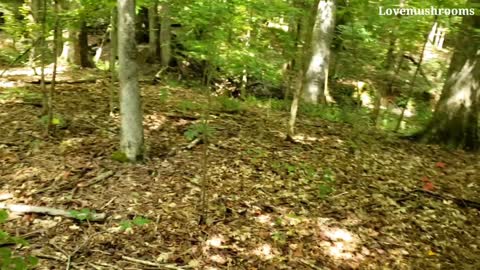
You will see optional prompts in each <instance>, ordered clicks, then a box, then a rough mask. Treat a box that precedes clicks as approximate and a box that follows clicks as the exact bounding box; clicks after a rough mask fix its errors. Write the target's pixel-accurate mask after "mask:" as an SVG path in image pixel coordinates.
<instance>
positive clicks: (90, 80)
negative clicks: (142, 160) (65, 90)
mask: <svg viewBox="0 0 480 270" xmlns="http://www.w3.org/2000/svg"><path fill="white" fill-rule="evenodd" d="M101 79H104V78H92V79H79V80H69V81H67V80H65V81H55V84H80V83H96V82H97V81H98V80H101ZM25 83H30V84H40V80H39V79H38V80H32V81H25ZM51 83H52V81H45V84H51Z"/></svg>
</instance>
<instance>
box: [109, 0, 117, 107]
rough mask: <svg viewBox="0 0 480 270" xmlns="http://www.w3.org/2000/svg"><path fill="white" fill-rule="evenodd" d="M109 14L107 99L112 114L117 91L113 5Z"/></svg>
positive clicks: (115, 17)
mask: <svg viewBox="0 0 480 270" xmlns="http://www.w3.org/2000/svg"><path fill="white" fill-rule="evenodd" d="M111 13H112V14H111V16H110V24H111V29H110V64H109V68H110V76H111V80H112V83H111V84H110V101H109V107H110V115H112V114H113V111H114V110H115V98H116V96H117V91H116V88H115V82H116V81H117V71H116V70H115V63H116V61H117V56H118V11H117V7H116V6H115V7H114V8H112V12H111Z"/></svg>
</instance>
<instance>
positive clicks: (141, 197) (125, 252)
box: [0, 83, 480, 270]
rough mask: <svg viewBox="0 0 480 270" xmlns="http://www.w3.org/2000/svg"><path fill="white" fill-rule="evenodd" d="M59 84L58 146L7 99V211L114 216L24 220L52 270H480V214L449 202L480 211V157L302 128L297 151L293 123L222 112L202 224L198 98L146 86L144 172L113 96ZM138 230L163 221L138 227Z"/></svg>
mask: <svg viewBox="0 0 480 270" xmlns="http://www.w3.org/2000/svg"><path fill="white" fill-rule="evenodd" d="M57 87H58V90H57V93H56V95H55V111H56V113H58V114H60V115H62V116H64V117H65V118H66V123H65V126H64V127H63V128H60V129H58V130H57V131H56V133H55V136H52V137H51V138H49V139H44V137H43V136H42V133H43V131H42V126H41V124H40V122H39V120H38V115H39V113H40V110H41V108H39V107H37V106H34V105H35V104H32V103H28V102H24V101H22V99H21V98H19V97H16V96H15V95H6V94H7V93H8V92H9V91H10V90H9V89H8V88H3V89H2V88H0V96H2V95H3V97H4V98H3V99H2V100H0V134H1V138H0V157H1V158H0V186H1V192H0V193H2V194H6V193H11V194H13V195H14V197H13V198H11V199H9V200H5V201H2V202H3V203H22V204H30V205H37V206H48V207H55V208H62V209H77V210H79V209H90V210H91V211H96V212H101V213H106V214H107V218H106V220H105V221H104V222H89V221H84V222H79V221H76V220H72V219H69V218H62V217H52V216H47V215H39V214H28V215H23V216H21V217H17V218H15V217H14V216H12V217H11V218H12V219H11V220H9V221H8V222H7V223H5V224H3V229H4V230H6V231H8V232H9V233H11V234H14V235H18V236H24V237H25V238H27V239H28V241H29V242H30V245H29V246H26V247H22V248H20V249H18V250H17V252H20V253H30V254H33V255H36V256H37V257H39V258H40V263H39V267H38V269H65V268H66V265H67V259H68V257H70V259H71V265H70V268H71V269H295V270H298V269H480V211H479V210H478V209H476V208H475V207H470V206H468V205H463V206H462V204H461V203H458V201H456V202H455V201H453V200H450V199H448V198H452V197H456V198H463V199H469V200H473V201H474V200H477V201H478V198H480V186H479V185H480V174H479V172H480V160H479V158H478V157H476V156H474V155H471V154H468V153H465V152H461V151H448V150H445V149H442V148H440V147H438V146H431V145H422V144H415V143H412V142H409V141H405V140H400V139H398V138H396V137H394V136H392V135H388V134H385V133H381V132H378V131H374V130H370V129H362V128H359V127H352V126H351V125H345V124H339V123H331V122H327V121H324V120H320V119H308V118H306V117H304V116H300V119H299V121H298V124H297V131H298V134H299V143H295V144H294V143H291V142H287V141H285V140H284V137H285V134H284V131H285V126H286V121H287V119H288V112H279V111H272V110H269V109H265V108H259V107H253V106H250V107H248V108H247V109H246V110H245V111H242V112H241V113H238V114H229V113H224V112H220V111H213V112H212V114H211V116H210V125H211V126H212V127H213V128H214V130H215V134H214V137H213V140H212V143H211V145H210V146H209V157H208V161H207V163H208V167H209V170H208V178H209V180H210V184H209V186H208V194H209V201H208V219H207V222H206V223H207V224H206V225H198V221H199V213H200V211H201V210H200V209H199V208H200V205H201V204H200V199H199V197H200V180H201V174H202V167H201V164H202V162H201V161H202V160H201V157H202V154H201V153H202V145H196V146H194V147H193V148H191V149H186V148H185V147H184V146H185V145H188V144H189V141H188V140H187V139H186V138H185V136H184V133H185V131H186V130H188V128H189V126H191V124H192V123H195V122H198V120H199V119H200V113H201V110H196V109H195V108H194V106H192V105H188V106H186V105H183V107H182V104H190V103H185V101H186V100H189V101H191V102H192V103H194V102H199V100H202V99H204V96H203V95H202V94H201V92H200V91H196V90H194V89H186V88H184V87H180V86H172V85H170V86H168V85H163V84H160V85H156V86H152V85H143V84H142V95H143V97H144V109H145V114H144V116H145V122H144V124H145V136H146V144H147V152H148V158H147V160H146V162H145V163H143V164H137V165H131V164H125V163H120V162H118V161H113V160H112V158H111V155H112V153H114V152H115V151H116V150H117V148H118V140H119V137H118V133H119V119H118V115H115V116H113V117H111V116H109V113H108V93H109V88H108V85H107V84H106V83H81V84H60V85H58V86H57ZM27 88H28V89H29V91H32V92H38V91H39V88H38V87H37V86H29V87H27ZM166 93H168V94H166ZM99 175H107V176H109V177H105V179H101V178H96V177H98V176H99ZM95 179H100V180H99V181H97V183H93V184H92V181H93V180H95ZM430 191H431V192H430ZM433 194H442V196H444V197H443V198H442V197H438V196H434V195H433ZM445 196H450V197H445ZM135 217H144V218H147V219H148V220H150V222H149V223H148V224H144V225H132V226H131V228H129V229H126V230H125V227H129V226H128V224H129V223H128V221H129V220H130V221H131V220H139V219H138V218H137V219H135ZM140 223H143V222H140ZM126 224H127V225H126ZM130 224H131V222H130ZM122 227H123V229H122Z"/></svg>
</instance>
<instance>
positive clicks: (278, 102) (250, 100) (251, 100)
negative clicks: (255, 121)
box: [244, 96, 290, 112]
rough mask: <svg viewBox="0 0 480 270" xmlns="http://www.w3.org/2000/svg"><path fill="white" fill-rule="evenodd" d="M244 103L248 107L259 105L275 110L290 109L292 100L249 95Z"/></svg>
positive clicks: (259, 106)
mask: <svg viewBox="0 0 480 270" xmlns="http://www.w3.org/2000/svg"><path fill="white" fill-rule="evenodd" d="M244 104H245V105H246V106H247V107H258V108H264V109H271V110H273V111H284V112H285V111H290V101H289V100H283V99H276V98H270V99H262V98H257V97H254V96H248V97H247V98H246V99H245V102H244Z"/></svg>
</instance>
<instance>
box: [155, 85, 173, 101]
mask: <svg viewBox="0 0 480 270" xmlns="http://www.w3.org/2000/svg"><path fill="white" fill-rule="evenodd" d="M169 96H170V92H169V91H168V89H166V88H162V89H160V92H159V93H158V99H159V101H160V102H161V103H166V102H167V100H168V97H169Z"/></svg>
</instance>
